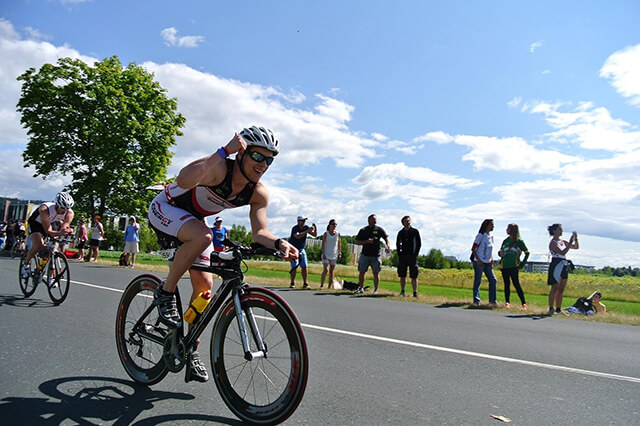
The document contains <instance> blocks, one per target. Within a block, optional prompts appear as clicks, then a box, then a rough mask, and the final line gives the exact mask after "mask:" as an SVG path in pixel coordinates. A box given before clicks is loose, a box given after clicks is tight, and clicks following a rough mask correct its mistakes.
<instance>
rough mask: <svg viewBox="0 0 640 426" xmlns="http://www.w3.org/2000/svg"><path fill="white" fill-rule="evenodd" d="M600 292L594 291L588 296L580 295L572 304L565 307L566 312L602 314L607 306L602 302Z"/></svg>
mask: <svg viewBox="0 0 640 426" xmlns="http://www.w3.org/2000/svg"><path fill="white" fill-rule="evenodd" d="M601 300H602V294H601V293H600V292H599V291H594V292H593V293H592V294H591V296H589V297H580V298H578V300H576V303H574V304H573V305H572V306H569V307H568V308H567V312H569V313H572V314H583V315H592V314H603V313H605V312H607V307H606V306H605V305H604V303H602V301H601Z"/></svg>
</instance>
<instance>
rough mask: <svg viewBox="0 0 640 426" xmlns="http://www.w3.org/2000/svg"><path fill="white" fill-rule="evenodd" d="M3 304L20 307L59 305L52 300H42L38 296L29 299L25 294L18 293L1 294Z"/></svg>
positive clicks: (0, 299)
mask: <svg viewBox="0 0 640 426" xmlns="http://www.w3.org/2000/svg"><path fill="white" fill-rule="evenodd" d="M45 291H46V290H45ZM2 305H9V306H16V307H18V308H55V307H57V306H56V305H54V304H53V302H51V301H50V300H42V299H37V298H29V299H27V298H25V297H24V296H23V295H16V294H0V306H2Z"/></svg>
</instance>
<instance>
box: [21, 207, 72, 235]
mask: <svg viewBox="0 0 640 426" xmlns="http://www.w3.org/2000/svg"><path fill="white" fill-rule="evenodd" d="M42 206H46V207H47V209H48V210H49V223H50V224H53V223H54V222H57V221H60V222H64V220H65V219H66V218H67V214H68V213H69V210H66V211H65V212H64V213H63V214H60V213H58V211H57V210H56V203H42V204H40V206H39V207H38V208H37V209H35V210H34V211H33V213H31V216H29V220H28V221H27V223H28V224H29V233H30V234H33V233H34V232H39V233H41V234H42V236H43V237H46V236H48V234H47V232H46V230H45V229H44V227H43V226H42V219H40V208H41V207H42Z"/></svg>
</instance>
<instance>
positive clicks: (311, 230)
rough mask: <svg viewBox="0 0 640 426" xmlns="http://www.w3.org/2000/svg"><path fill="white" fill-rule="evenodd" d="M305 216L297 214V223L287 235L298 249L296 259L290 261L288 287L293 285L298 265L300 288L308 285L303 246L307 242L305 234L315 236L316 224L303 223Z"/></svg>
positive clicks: (305, 256) (305, 254) (316, 231)
mask: <svg viewBox="0 0 640 426" xmlns="http://www.w3.org/2000/svg"><path fill="white" fill-rule="evenodd" d="M306 220H307V218H306V217H303V216H298V224H297V225H295V226H294V227H293V228H291V236H290V237H289V243H290V244H291V245H292V246H294V247H295V248H297V249H298V253H299V254H298V259H297V260H294V261H293V262H291V271H290V275H291V285H290V286H289V287H291V288H294V287H295V280H296V273H297V270H298V266H300V274H301V275H302V288H307V287H309V284H308V283H307V252H306V251H305V249H304V247H305V245H306V244H307V235H312V236H314V237H315V236H317V235H318V230H317V228H316V224H315V223H314V224H312V225H311V226H308V225H305V222H306Z"/></svg>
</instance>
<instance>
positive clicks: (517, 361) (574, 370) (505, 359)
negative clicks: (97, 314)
mask: <svg viewBox="0 0 640 426" xmlns="http://www.w3.org/2000/svg"><path fill="white" fill-rule="evenodd" d="M71 282H72V283H74V284H79V285H83V286H86V287H93V288H98V289H101V290H108V291H115V292H117V293H123V292H124V290H120V289H116V288H111V287H104V286H101V285H96V284H89V283H84V282H80V281H71ZM302 326H303V327H305V328H309V329H312V330H319V331H326V332H329V333H335V334H343V335H346V336H353V337H360V338H363V339H369V340H377V341H380V342H387V343H394V344H396V345H403V346H411V347H414V348H422V349H430V350H433V351H440V352H449V353H453V354H458V355H466V356H472V357H476V358H484V359H491V360H494V361H503V362H510V363H513V364H521V365H527V366H530V367H537V368H546V369H549V370H556V371H564V372H566V373H575V374H582V375H586V376H595V377H602V378H606V379H613V380H621V381H625V382H631V383H640V378H639V377H630V376H621V375H618V374H609V373H601V372H599V371H591V370H582V369H579V368H572V367H564V366H562V365H553V364H545V363H543V362H536V361H527V360H523V359H516V358H508V357H504V356H499V355H490V354H483V353H480V352H471V351H464V350H461V349H453V348H445V347H444V346H434V345H427V344H425V343H417V342H410V341H408V340H399V339H392V338H389V337H381V336H374V335H371V334H364V333H357V332H355V331H347V330H338V329H335V328H328V327H322V326H319V325H313V324H304V323H303V324H302Z"/></svg>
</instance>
